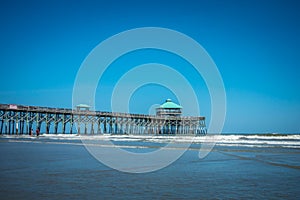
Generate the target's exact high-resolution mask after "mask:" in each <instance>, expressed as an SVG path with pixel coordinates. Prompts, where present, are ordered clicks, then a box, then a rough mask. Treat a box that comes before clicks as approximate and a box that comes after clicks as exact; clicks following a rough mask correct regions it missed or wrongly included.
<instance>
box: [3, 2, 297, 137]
mask: <svg viewBox="0 0 300 200" xmlns="http://www.w3.org/2000/svg"><path fill="white" fill-rule="evenodd" d="M299 11H300V3H299V2H298V1H271V0H270V1H267V0H264V1H248V0H245V1H241V0H237V1H234V0H229V1H214V0H212V1H208V0H207V1H200V0H199V1H71V0H69V1H31V0H28V1H16V0H14V1H1V3H0V23H1V28H0V29H1V37H0V42H1V46H0V53H1V59H0V66H1V79H0V103H15V104H25V105H39V106H49V107H69V108H70V107H71V106H72V89H73V83H74V80H75V77H76V74H77V71H78V69H79V67H80V65H81V63H82V62H83V60H84V59H85V57H86V56H87V55H88V54H89V52H90V51H91V50H92V49H93V48H94V47H96V46H97V45H98V44H99V43H100V42H101V41H103V40H105V39H107V38H108V37H110V36H113V35H115V34H117V33H119V32H122V31H125V30H128V29H132V28H138V27H149V26H151V27H164V28H169V29H173V30H176V31H180V32H182V33H184V34H186V35H188V36H190V37H192V38H193V39H195V40H196V41H197V42H198V43H200V44H201V45H202V46H203V47H204V48H205V49H206V51H207V52H208V53H209V54H210V56H211V57H212V59H213V60H214V62H215V63H216V65H217V66H218V69H219V71H220V73H221V75H222V78H223V81H224V85H225V89H226V94H227V116H226V121H225V126H224V130H223V132H246V133H251V132H263V133H266V132H281V133H293V132H300V123H299V119H300V93H299V91H300V79H299V75H300V61H299V57H300V55H299V52H300V49H299V47H300V38H299V35H300V12H299ZM142 58H143V59H142ZM150 61H151V62H153V61H155V62H159V63H165V64H168V65H171V66H173V67H174V68H176V69H177V70H179V71H181V72H182V73H183V74H185V76H187V77H188V78H190V79H191V82H192V83H193V86H194V87H195V90H196V91H198V92H197V96H198V98H199V99H200V104H201V114H202V115H204V116H207V117H208V120H209V117H210V100H209V94H208V92H207V88H206V85H205V83H204V82H203V80H202V79H201V77H200V76H199V77H198V76H197V75H195V74H194V73H193V71H191V70H190V69H189V68H188V67H185V66H187V64H186V63H184V61H182V60H180V58H178V57H176V56H174V55H169V54H168V53H166V52H158V51H144V52H133V53H132V54H129V55H126V56H124V58H123V57H122V58H120V59H118V60H117V61H116V62H115V63H114V64H112V66H110V68H109V69H108V71H107V73H106V74H104V76H103V79H101V81H100V82H99V85H98V90H97V94H96V97H97V98H96V101H97V104H96V106H97V109H101V110H109V109H110V107H109V106H110V104H109V102H110V95H111V90H112V88H113V86H114V84H115V83H116V81H117V79H118V77H121V76H122V73H124V72H126V70H129V68H130V67H131V66H132V65H133V64H142V63H143V62H150ZM122 66H125V67H123V68H122ZM111 74H114V76H112V75H111ZM167 97H171V98H173V99H174V98H175V96H174V94H172V92H170V91H169V90H168V89H167V88H163V87H161V86H158V85H148V86H145V87H143V88H140V89H139V90H137V91H136V92H135V93H134V95H133V96H132V98H131V100H130V105H129V106H130V110H131V111H132V112H137V113H147V112H148V111H149V107H150V106H151V105H152V104H154V103H162V102H163V101H164V99H165V98H167ZM175 100H176V98H175Z"/></svg>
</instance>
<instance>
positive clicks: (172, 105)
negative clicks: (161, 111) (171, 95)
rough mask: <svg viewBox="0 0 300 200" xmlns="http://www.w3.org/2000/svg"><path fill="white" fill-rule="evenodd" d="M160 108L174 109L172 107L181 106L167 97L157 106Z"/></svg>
mask: <svg viewBox="0 0 300 200" xmlns="http://www.w3.org/2000/svg"><path fill="white" fill-rule="evenodd" d="M159 107H160V108H171V109H174V108H178V109H179V108H182V106H180V105H178V104H176V103H174V102H172V100H171V99H167V100H166V102H165V103H163V104H162V105H161V106H159Z"/></svg>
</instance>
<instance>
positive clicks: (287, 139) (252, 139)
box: [2, 134, 300, 148]
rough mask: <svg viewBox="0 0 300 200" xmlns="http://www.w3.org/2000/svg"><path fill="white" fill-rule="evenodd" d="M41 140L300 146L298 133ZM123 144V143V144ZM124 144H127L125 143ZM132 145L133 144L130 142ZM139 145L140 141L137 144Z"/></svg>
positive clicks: (52, 137)
mask: <svg viewBox="0 0 300 200" xmlns="http://www.w3.org/2000/svg"><path fill="white" fill-rule="evenodd" d="M2 137H6V138H27V139H32V140H34V139H36V137H32V136H26V135H23V136H7V135H6V136H2ZM39 138H40V139H41V140H43V139H49V140H64V141H66V140H74V141H75V140H79V141H80V140H82V141H84V142H88V141H114V142H150V143H196V144H203V143H215V144H216V145H219V146H245V147H286V148H300V135H298V134H293V135H276V134H274V135H272V134H270V135H207V136H197V137H194V136H165V135H163V136H157V135H110V134H101V135H75V134H72V135H71V134H43V135H41V136H40V137H39ZM124 145H125V144H124ZM126 145H128V144H127V143H126ZM132 145H134V144H132ZM139 145H140V146H141V145H142V143H140V144H139Z"/></svg>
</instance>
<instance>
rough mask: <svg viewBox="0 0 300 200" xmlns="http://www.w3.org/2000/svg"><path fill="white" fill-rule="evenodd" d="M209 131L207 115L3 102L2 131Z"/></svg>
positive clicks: (174, 133) (96, 132) (185, 133)
mask: <svg viewBox="0 0 300 200" xmlns="http://www.w3.org/2000/svg"><path fill="white" fill-rule="evenodd" d="M35 130H39V131H41V132H42V133H46V134H49V133H54V134H58V133H62V134H74V133H75V134H103V133H110V134H155V135H158V134H172V135H176V134H180V135H182V134H183V135H190V134H196V135H198V134H206V125H205V117H200V116H198V117H183V116H176V117H172V116H156V115H143V114H129V113H117V112H102V111H89V110H76V109H67V108H50V107H40V106H24V105H12V104H0V134H34V132H35Z"/></svg>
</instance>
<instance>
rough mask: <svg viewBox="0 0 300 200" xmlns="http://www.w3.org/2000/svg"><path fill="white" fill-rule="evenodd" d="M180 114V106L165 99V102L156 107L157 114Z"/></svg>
mask: <svg viewBox="0 0 300 200" xmlns="http://www.w3.org/2000/svg"><path fill="white" fill-rule="evenodd" d="M181 114H182V106H180V105H178V104H176V103H174V102H172V100H171V99H167V100H166V102H165V103H163V104H162V105H161V106H159V107H158V108H156V115H157V116H170V117H179V116H181Z"/></svg>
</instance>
